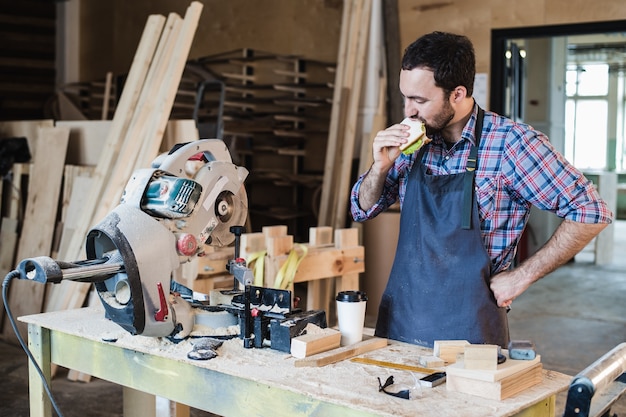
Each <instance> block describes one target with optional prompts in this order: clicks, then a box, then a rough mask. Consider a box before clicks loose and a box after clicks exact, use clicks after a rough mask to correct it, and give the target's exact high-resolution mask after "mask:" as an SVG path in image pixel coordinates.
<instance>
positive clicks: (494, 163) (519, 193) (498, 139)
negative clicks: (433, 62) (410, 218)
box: [350, 106, 613, 274]
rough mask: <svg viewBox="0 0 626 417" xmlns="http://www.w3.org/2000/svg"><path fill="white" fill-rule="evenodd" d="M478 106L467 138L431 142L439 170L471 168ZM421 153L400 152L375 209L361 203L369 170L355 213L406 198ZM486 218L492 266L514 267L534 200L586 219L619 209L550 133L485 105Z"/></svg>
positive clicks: (428, 154) (427, 156) (430, 158)
mask: <svg viewBox="0 0 626 417" xmlns="http://www.w3.org/2000/svg"><path fill="white" fill-rule="evenodd" d="M477 111H478V107H477V106H474V112H473V114H472V116H471V118H470V120H469V121H468V123H467V125H466V126H465V128H464V129H463V133H462V136H461V140H460V141H459V142H457V143H455V144H454V146H453V147H452V148H451V149H448V148H447V147H446V146H445V144H444V142H443V139H442V138H441V137H440V136H435V137H433V138H432V139H433V141H432V142H431V143H430V144H429V145H427V146H428V148H427V149H426V150H425V153H424V158H423V160H422V162H423V163H424V164H425V165H426V167H427V169H428V172H429V173H431V174H432V175H449V174H456V173H460V172H465V165H466V162H467V157H468V155H469V151H470V147H471V145H472V144H473V143H475V142H474V125H475V123H476V115H477ZM416 155H417V152H416V153H414V154H413V155H410V156H406V155H404V154H402V155H400V157H399V158H398V159H396V161H395V165H394V166H393V167H392V169H391V170H390V171H389V173H388V174H387V179H386V182H385V186H384V189H383V193H382V195H381V197H380V199H379V200H378V202H377V203H376V204H375V205H374V206H373V207H372V208H370V209H369V210H367V211H363V210H361V208H360V206H359V189H360V186H361V183H362V181H363V177H364V175H365V174H363V175H362V176H361V177H360V178H359V179H358V181H357V182H356V184H355V185H354V186H353V188H352V193H351V197H350V200H351V201H350V202H351V212H352V217H353V218H354V220H355V221H358V222H362V221H365V220H367V219H371V218H373V217H375V216H376V215H378V214H379V213H381V212H382V211H384V210H386V209H387V208H388V207H389V206H391V205H392V204H394V203H395V202H396V201H397V200H398V199H399V201H400V207H401V208H402V203H403V201H404V194H405V192H406V184H407V179H408V176H409V171H410V170H411V167H412V166H413V164H414V162H415V157H416ZM475 192H476V199H477V201H478V211H479V215H480V225H481V233H482V237H483V241H484V242H485V248H486V249H487V253H488V254H489V256H490V257H491V262H492V271H493V273H494V274H495V273H497V272H499V271H502V270H505V269H507V268H508V267H509V265H510V264H511V262H512V261H513V258H514V256H515V251H516V247H517V244H518V243H519V240H520V238H521V235H522V232H523V231H524V228H525V227H526V223H527V222H528V216H529V215H530V208H531V206H532V205H534V206H536V207H537V208H539V209H542V210H548V211H551V212H553V213H555V214H556V215H557V216H559V217H561V218H564V219H569V220H573V221H576V222H582V223H610V222H611V221H612V218H613V214H612V213H611V211H610V210H609V208H608V207H607V205H606V203H605V202H604V201H603V200H602V199H601V198H600V197H599V195H598V193H597V191H596V190H595V188H594V186H593V184H592V183H591V182H590V181H589V180H588V179H586V178H585V177H584V176H583V174H582V173H581V172H580V171H578V170H577V169H576V168H574V167H573V166H572V165H571V164H570V163H569V162H568V161H567V160H566V159H565V158H564V157H563V156H562V155H561V154H559V153H558V152H556V150H555V149H554V148H553V146H552V145H551V144H550V142H549V140H548V138H547V137H546V136H545V135H544V134H542V133H541V132H538V131H536V130H534V129H533V128H532V127H530V126H528V125H525V124H521V123H515V122H513V121H512V120H510V119H507V118H504V117H502V116H499V115H497V114H495V113H492V112H485V119H484V122H483V132H482V138H481V143H480V148H479V152H478V168H477V170H476V178H475Z"/></svg>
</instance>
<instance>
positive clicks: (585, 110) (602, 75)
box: [565, 63, 609, 169]
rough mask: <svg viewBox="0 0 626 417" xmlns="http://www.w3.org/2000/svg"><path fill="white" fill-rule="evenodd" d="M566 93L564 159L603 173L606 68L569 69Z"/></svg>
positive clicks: (605, 66)
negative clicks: (601, 170) (600, 170)
mask: <svg viewBox="0 0 626 417" xmlns="http://www.w3.org/2000/svg"><path fill="white" fill-rule="evenodd" d="M565 91H566V94H567V100H566V102H565V157H566V158H567V159H568V160H569V161H571V162H572V163H573V164H574V165H575V166H576V167H577V168H579V169H606V168H607V120H609V119H608V108H609V105H608V104H609V96H608V93H609V66H608V64H605V63H602V64H593V63H592V64H579V65H571V64H570V65H568V67H567V73H566V84H565Z"/></svg>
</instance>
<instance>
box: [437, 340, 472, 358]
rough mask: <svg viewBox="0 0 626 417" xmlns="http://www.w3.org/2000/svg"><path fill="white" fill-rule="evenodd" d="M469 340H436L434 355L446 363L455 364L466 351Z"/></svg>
mask: <svg viewBox="0 0 626 417" xmlns="http://www.w3.org/2000/svg"><path fill="white" fill-rule="evenodd" d="M469 344H470V343H469V342H468V341H467V340H435V343H434V345H433V355H435V356H438V357H440V358H441V359H443V360H444V362H446V363H455V362H456V358H457V356H458V355H459V354H461V353H463V352H464V351H465V346H467V345H469Z"/></svg>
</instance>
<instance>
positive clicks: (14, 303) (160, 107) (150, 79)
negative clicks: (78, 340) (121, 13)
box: [2, 2, 203, 340]
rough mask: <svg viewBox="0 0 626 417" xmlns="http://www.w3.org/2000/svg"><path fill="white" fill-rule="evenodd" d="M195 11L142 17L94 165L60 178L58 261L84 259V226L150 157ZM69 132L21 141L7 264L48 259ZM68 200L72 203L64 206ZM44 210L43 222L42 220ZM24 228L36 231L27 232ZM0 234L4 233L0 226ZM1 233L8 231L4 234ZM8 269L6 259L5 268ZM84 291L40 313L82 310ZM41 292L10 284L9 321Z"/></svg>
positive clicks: (65, 286)
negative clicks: (21, 186)
mask: <svg viewBox="0 0 626 417" xmlns="http://www.w3.org/2000/svg"><path fill="white" fill-rule="evenodd" d="M202 8H203V6H202V4H201V3H199V2H192V3H191V4H190V6H189V7H188V9H187V12H186V14H185V16H184V18H181V17H180V16H179V15H177V14H175V13H170V14H169V15H168V16H167V18H166V17H164V16H161V15H151V16H149V17H148V20H147V23H146V26H145V28H144V32H143V34H142V36H141V40H140V42H139V45H138V47H137V51H136V54H135V57H134V59H133V62H132V65H131V68H130V71H129V73H128V77H127V79H126V82H125V85H124V89H123V92H122V95H121V97H120V99H119V101H118V103H117V107H116V109H115V114H114V117H113V120H112V121H111V122H110V125H109V126H108V127H107V128H106V138H105V140H104V141H103V142H102V147H101V150H100V153H99V155H98V157H97V163H96V165H95V166H94V167H93V168H92V169H91V170H83V171H91V172H87V174H86V175H81V173H80V172H79V173H78V174H76V173H74V174H71V173H70V174H68V177H67V178H68V179H69V178H72V179H71V180H68V179H66V180H65V186H66V187H69V186H71V187H72V188H73V189H74V190H73V192H72V191H67V193H64V194H63V195H64V204H65V203H67V205H68V206H71V205H72V206H73V207H72V210H69V207H68V215H67V216H66V223H67V224H68V226H69V223H72V224H71V226H69V227H65V228H63V232H62V237H61V238H60V239H61V244H60V245H59V252H58V253H56V254H55V255H56V257H57V258H58V259H60V260H66V261H74V260H78V259H84V258H85V257H86V255H85V253H84V239H85V236H86V235H87V232H88V231H89V229H90V228H91V227H92V226H93V225H94V224H97V223H98V222H99V221H100V220H101V219H102V218H104V217H105V216H106V214H107V213H108V212H109V211H110V210H111V209H112V208H114V207H115V206H116V205H117V204H118V203H119V200H120V197H121V194H122V192H123V190H124V187H125V185H126V182H127V181H128V178H130V176H131V174H132V172H133V171H134V170H135V169H137V168H139V167H141V168H144V167H148V166H150V163H151V161H152V160H153V159H154V158H155V157H156V156H157V155H158V153H159V151H160V147H161V144H162V141H163V136H164V132H165V129H166V126H167V124H168V120H169V118H170V113H171V109H172V106H173V102H174V98H175V96H176V92H177V90H178V84H179V82H180V80H181V77H182V74H183V70H184V68H185V63H186V61H187V55H188V53H189V49H190V47H191V43H192V40H193V37H194V34H195V31H196V28H197V25H198V20H199V17H200V13H201V11H202ZM69 135H70V128H68V127H67V126H62V124H59V126H55V127H49V126H47V127H44V128H41V129H38V130H37V132H36V135H32V134H31V135H29V136H28V137H29V138H30V139H29V145H31V152H32V150H34V152H33V154H34V155H33V158H32V161H33V162H32V166H30V168H29V171H30V175H29V186H28V192H27V194H28V198H27V201H26V206H25V211H24V215H23V218H22V219H19V218H18V220H22V221H21V232H20V233H19V243H18V246H17V252H16V254H15V258H14V259H17V260H21V259H23V258H27V257H32V256H42V255H52V254H53V253H52V252H53V250H52V242H53V237H52V230H53V229H54V225H55V223H56V218H57V211H56V208H57V206H58V201H59V190H61V181H62V178H63V173H64V170H65V168H64V164H65V160H66V151H67V148H68V140H69ZM11 136H14V135H11ZM5 137H6V136H5ZM33 138H36V140H34V139H33ZM34 142H36V143H34ZM33 145H34V146H33ZM13 174H14V181H19V179H16V178H15V177H21V175H16V172H15V170H14V172H13ZM83 174H85V173H84V172H83ZM82 177H84V178H83V179H80V180H79V179H78V178H82ZM68 190H69V188H68ZM11 191H13V190H11ZM75 196H76V198H80V201H70V200H72V199H74V197H75ZM18 198H19V196H18ZM66 199H68V200H67V201H66ZM70 212H71V214H69V213H70ZM44 213H45V214H47V215H48V217H49V218H43V217H42V215H43V214H44ZM68 220H72V221H71V222H69V221H68ZM3 223H4V222H3ZM7 224H9V226H8V227H7V230H8V229H9V227H10V228H13V225H12V224H10V222H7ZM18 227H19V226H18ZM31 228H33V229H36V230H32V231H31V230H30V229H31ZM2 231H3V233H4V232H5V228H4V227H3V228H2ZM7 233H11V232H10V230H8V231H7ZM4 251H5V248H4V241H3V250H2V252H4ZM12 259H13V258H12ZM10 264H11V262H7V266H8V265H10ZM3 266H5V265H4V263H3ZM3 272H4V271H3ZM89 287H90V286H89V284H79V283H73V282H64V283H62V284H60V285H55V286H54V287H51V288H50V291H49V293H50V294H49V298H50V300H49V302H47V303H46V304H47V306H46V309H49V310H57V309H65V308H76V307H80V306H82V305H83V303H84V301H85V297H86V295H87V292H88V290H89ZM44 290H45V286H42V285H41V284H36V283H32V282H27V281H21V280H19V281H13V283H12V285H11V289H10V294H9V302H10V307H11V310H12V312H13V314H14V316H16V317H17V316H22V315H26V314H32V313H39V312H41V311H42V310H43V308H44ZM20 326H23V325H21V324H20ZM2 331H3V335H4V337H5V338H7V339H9V340H13V339H14V338H15V336H14V335H13V333H12V329H11V327H10V326H8V325H7V324H6V323H5V324H4V326H3V329H2ZM25 332H26V329H25V327H23V328H20V333H23V334H25Z"/></svg>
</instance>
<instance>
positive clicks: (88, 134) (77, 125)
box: [55, 120, 113, 167]
mask: <svg viewBox="0 0 626 417" xmlns="http://www.w3.org/2000/svg"><path fill="white" fill-rule="evenodd" d="M112 125H113V122H112V121H110V120H81V121H76V120H71V121H65V120H60V121H57V122H56V123H55V126H60V127H68V128H69V129H70V141H69V144H68V145H67V157H66V159H65V163H66V164H68V165H88V166H94V167H95V166H97V165H98V161H99V159H100V157H101V155H102V152H103V149H104V146H105V143H106V141H107V137H108V135H109V132H110V131H111V127H112Z"/></svg>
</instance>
